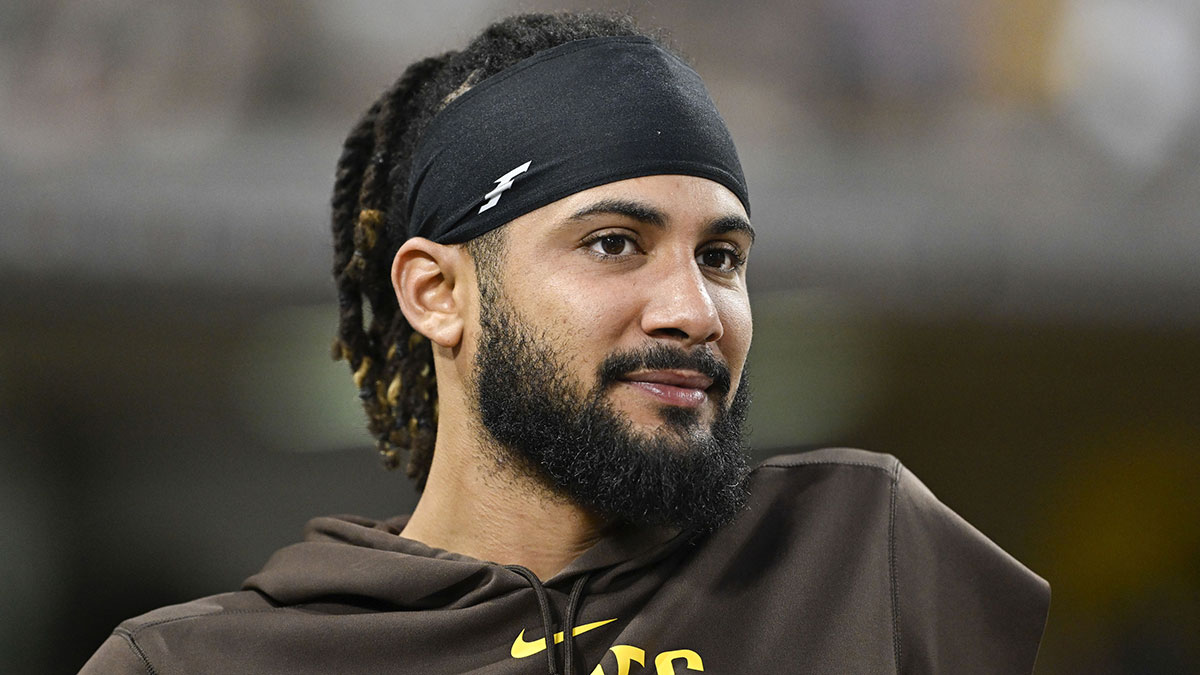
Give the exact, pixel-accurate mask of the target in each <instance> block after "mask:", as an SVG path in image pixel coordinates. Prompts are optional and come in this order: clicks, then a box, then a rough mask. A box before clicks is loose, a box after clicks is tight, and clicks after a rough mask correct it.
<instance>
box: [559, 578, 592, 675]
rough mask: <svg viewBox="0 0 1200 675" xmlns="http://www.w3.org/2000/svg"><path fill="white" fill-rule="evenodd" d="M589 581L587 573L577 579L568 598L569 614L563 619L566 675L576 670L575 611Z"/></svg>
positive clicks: (564, 670) (564, 668)
mask: <svg viewBox="0 0 1200 675" xmlns="http://www.w3.org/2000/svg"><path fill="white" fill-rule="evenodd" d="M587 581H588V575H586V574H583V575H581V576H580V577H579V578H578V579H576V580H575V585H574V586H572V587H571V595H570V596H569V597H568V599H567V616H566V617H565V618H564V619H563V624H564V625H563V642H565V643H566V644H564V645H563V647H564V649H565V650H566V651H564V652H563V672H564V675H571V673H573V672H574V671H575V640H573V639H572V637H573V635H572V634H573V633H574V632H575V613H576V612H577V611H578V610H579V602H580V600H582V599H583V587H584V585H585V584H586V583H587Z"/></svg>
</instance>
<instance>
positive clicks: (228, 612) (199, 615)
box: [117, 607, 285, 642]
mask: <svg viewBox="0 0 1200 675" xmlns="http://www.w3.org/2000/svg"><path fill="white" fill-rule="evenodd" d="M281 609H285V608H283V607H266V608H263V609H223V610H221V611H219V612H199V613H197V614H188V615H186V616H173V617H171V618H169V619H159V620H158V621H149V622H147V623H143V624H139V625H137V626H135V627H134V628H133V629H132V630H130V629H122V628H118V629H117V630H120V631H123V632H124V633H125V635H126V636H127V637H126V639H127V640H130V641H131V642H132V641H133V639H134V638H135V637H136V636H137V634H138V633H140V632H142V631H144V630H146V629H148V628H156V627H158V626H162V625H165V624H168V623H175V622H177V621H187V620H189V619H203V618H205V617H210V616H213V617H216V616H230V615H233V614H267V613H270V612H277V611H279V610H281Z"/></svg>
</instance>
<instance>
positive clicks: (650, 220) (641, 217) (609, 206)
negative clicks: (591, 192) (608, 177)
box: [567, 199, 667, 227]
mask: <svg viewBox="0 0 1200 675" xmlns="http://www.w3.org/2000/svg"><path fill="white" fill-rule="evenodd" d="M598 215H617V216H625V217H626V218H632V219H633V220H636V221H638V222H641V223H645V224H647V225H654V226H655V227H665V226H666V224H667V217H666V216H665V215H664V214H663V212H662V211H659V210H658V209H656V208H654V207H652V206H650V205H648V204H643V203H641V202H635V201H631V200H628V199H605V200H602V201H598V202H595V203H593V204H589V205H587V206H585V207H583V208H582V209H580V210H578V211H576V212H575V213H573V214H571V217H570V218H568V219H567V221H568V222H570V221H577V220H585V219H587V218H589V217H591V216H598Z"/></svg>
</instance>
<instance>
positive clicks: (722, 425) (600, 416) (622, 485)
mask: <svg viewBox="0 0 1200 675" xmlns="http://www.w3.org/2000/svg"><path fill="white" fill-rule="evenodd" d="M481 314H482V316H481V317H480V323H481V336H480V345H479V351H478V353H477V354H476V357H475V364H474V388H475V391H474V393H475V402H476V405H477V406H478V411H477V412H478V415H479V420H480V422H481V423H482V426H483V428H484V429H485V430H486V432H487V434H488V435H490V436H491V438H492V440H494V441H495V442H494V443H493V444H491V445H492V446H493V448H494V449H495V451H496V453H497V455H496V457H495V459H496V460H497V461H498V462H500V463H504V464H510V465H512V464H515V465H516V466H517V467H518V469H517V470H518V471H519V472H521V473H524V474H526V475H532V476H534V477H535V478H536V479H538V480H539V482H540V483H541V484H543V485H545V486H546V487H548V488H549V490H550V491H551V492H552V493H553V494H555V495H558V496H561V497H565V498H567V499H569V500H571V501H573V502H574V503H576V504H578V505H580V506H582V507H584V508H586V509H588V510H590V511H593V512H594V513H597V514H599V515H600V516H601V517H603V518H605V519H607V520H609V521H610V522H612V523H614V524H622V523H628V524H635V525H668V526H674V527H678V528H682V529H685V530H691V531H697V532H705V531H710V530H712V529H714V528H716V527H717V526H719V525H721V524H723V523H725V522H727V521H728V520H730V519H732V518H733V516H734V515H736V514H737V512H738V511H739V510H740V509H741V507H742V506H743V505H744V504H745V502H746V498H747V492H746V487H745V479H746V476H747V474H748V473H749V468H748V466H747V463H746V448H745V445H744V442H743V427H744V425H745V419H746V411H747V409H748V407H749V403H750V395H749V389H748V387H747V386H746V371H745V370H744V369H743V372H742V376H741V381H740V382H739V383H738V387H737V389H736V392H735V393H734V394H733V397H732V400H730V401H729V402H728V404H727V405H726V403H725V400H726V399H728V398H729V392H730V374H729V369H728V367H726V366H725V364H724V363H722V362H721V361H719V360H718V359H717V358H716V357H715V356H713V354H712V352H711V351H710V350H708V349H707V348H698V349H695V350H693V351H691V352H687V351H684V350H683V349H680V348H677V347H672V346H669V345H665V344H661V343H658V344H656V345H654V346H651V347H648V348H646V349H642V350H635V351H627V352H618V353H614V354H612V355H610V356H609V357H608V358H607V359H605V360H604V362H603V363H601V364H600V366H599V368H598V369H597V373H596V381H595V384H594V386H593V387H592V388H591V389H590V391H587V392H586V393H581V391H580V390H581V388H580V387H579V386H578V385H576V384H575V383H574V382H572V381H570V379H569V378H568V376H567V374H566V373H567V372H568V369H567V367H566V365H565V362H564V359H563V358H561V357H560V356H559V354H558V353H557V352H556V351H555V350H554V349H553V348H552V347H551V343H550V341H549V340H547V339H544V338H543V339H540V340H539V339H537V338H535V336H534V335H532V334H531V332H530V331H529V330H528V329H527V328H526V325H525V324H524V323H523V322H522V321H521V320H520V318H519V317H518V316H517V315H516V313H515V311H513V310H512V309H511V308H509V307H506V306H505V303H504V302H503V300H501V299H499V298H496V299H494V300H493V301H492V302H485V304H484V307H483V308H482V312H481ZM641 369H687V370H695V371H698V372H700V373H703V374H704V375H706V376H707V377H709V378H711V379H712V380H713V384H712V386H711V387H709V389H708V395H709V396H710V397H712V399H713V400H714V402H715V403H716V414H715V416H714V418H713V421H712V423H711V424H710V425H708V426H707V427H705V426H703V425H702V424H701V422H700V411H699V410H696V409H691V408H681V407H676V406H662V407H661V408H660V410H659V414H660V417H661V418H662V420H663V425H662V426H661V427H660V428H659V429H657V430H655V431H654V432H653V433H646V434H642V433H639V432H638V431H636V430H635V429H634V427H633V424H632V423H631V422H630V421H629V419H627V418H626V417H624V416H622V415H621V414H620V413H619V412H618V411H617V410H615V409H614V408H613V406H612V404H611V403H610V402H609V399H608V394H609V392H610V390H611V389H613V388H614V387H615V386H617V383H618V382H619V381H620V378H621V377H622V376H623V375H625V374H628V373H631V372H634V371H636V370H641ZM510 459H511V460H516V461H515V462H507V460H510Z"/></svg>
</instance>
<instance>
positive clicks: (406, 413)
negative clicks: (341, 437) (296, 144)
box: [332, 14, 646, 489]
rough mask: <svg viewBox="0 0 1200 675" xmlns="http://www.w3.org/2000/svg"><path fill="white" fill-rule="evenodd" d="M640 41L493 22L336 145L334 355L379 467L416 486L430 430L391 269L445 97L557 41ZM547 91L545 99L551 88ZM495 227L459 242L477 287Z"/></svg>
mask: <svg viewBox="0 0 1200 675" xmlns="http://www.w3.org/2000/svg"><path fill="white" fill-rule="evenodd" d="M622 35H646V33H645V32H644V31H642V30H641V29H639V28H638V27H637V26H636V25H635V24H634V23H633V21H632V19H631V18H629V17H627V16H609V15H598V14H553V15H550V14H528V15H523V16H516V17H511V18H508V19H505V20H503V21H500V22H498V23H495V24H492V25H491V26H489V27H488V28H487V29H485V30H484V32H483V33H482V34H481V35H480V36H479V37H477V38H476V39H475V40H474V41H473V42H471V44H470V45H469V46H467V48H466V49H464V50H462V51H450V52H446V53H445V54H442V55H440V56H434V57H431V58H427V59H424V60H422V61H418V62H417V63H414V64H413V65H411V66H409V67H408V69H407V70H405V71H404V74H403V75H401V76H400V79H399V80H397V81H396V83H395V84H393V85H392V86H391V87H390V88H389V89H387V90H386V91H384V92H383V94H382V95H381V96H380V97H379V100H377V101H376V102H375V103H374V104H372V105H371V107H370V109H368V110H367V112H366V114H364V115H363V116H362V118H361V119H360V120H359V121H358V123H357V124H356V125H355V126H354V128H353V129H352V130H351V132H350V135H349V136H348V137H347V138H346V141H345V144H344V146H343V151H342V155H341V158H340V159H339V160H338V166H337V174H336V179H335V182H334V189H333V199H332V212H333V217H332V225H333V240H334V263H333V276H334V280H335V281H336V284H337V293H338V306H339V322H338V332H337V339H336V340H335V341H334V345H333V356H334V358H335V359H345V360H346V361H347V362H348V363H349V365H350V370H351V372H352V373H353V379H354V386H355V387H357V388H358V395H359V398H360V399H362V402H363V407H364V408H365V409H366V412H367V428H368V429H369V430H370V432H371V435H372V436H374V437H375V439H376V441H377V445H378V448H379V452H380V454H381V456H382V458H383V463H384V465H385V466H386V467H388V468H396V467H398V466H399V465H400V462H401V456H402V451H405V450H407V451H408V462H407V465H406V472H407V474H408V476H409V477H410V478H412V479H414V480H415V481H416V485H417V488H418V489H423V488H424V486H425V481H426V479H427V477H428V475H429V466H430V463H431V461H432V459H433V448H434V440H435V438H436V433H437V414H438V408H437V380H436V378H435V376H434V372H433V351H432V347H431V345H430V344H429V340H427V339H426V338H425V337H424V336H423V335H421V334H420V333H417V332H416V331H414V330H413V329H412V326H410V325H409V324H408V321H407V320H405V318H404V314H403V313H402V312H400V311H399V308H398V305H397V302H396V296H395V293H394V292H393V290H392V286H391V281H390V274H389V270H390V268H391V263H392V258H393V257H394V256H395V254H396V251H397V250H398V249H399V248H400V246H401V245H402V244H403V243H404V242H403V238H404V236H405V235H404V233H405V232H406V231H407V229H408V228H407V226H408V223H407V222H405V221H406V218H407V216H406V214H405V212H404V208H403V204H405V202H406V200H407V194H406V192H407V185H408V178H409V172H410V169H411V163H412V155H413V151H414V150H415V148H416V146H417V143H418V141H419V139H420V138H421V134H422V132H423V131H424V129H425V127H426V126H427V125H428V124H429V122H430V121H431V120H432V119H433V117H434V115H435V114H436V113H437V112H438V111H439V110H440V109H441V108H442V107H444V106H445V105H446V104H447V103H449V101H450V100H453V98H455V97H457V96H459V95H461V94H462V93H463V92H465V91H466V90H467V89H469V88H470V87H472V86H474V85H475V84H477V83H479V82H481V81H482V80H484V79H485V78H487V77H490V76H492V75H494V74H496V73H498V72H500V71H502V70H504V69H505V68H507V67H509V66H511V65H513V64H515V63H517V62H518V61H521V60H523V59H525V58H527V57H529V56H532V55H534V54H536V53H538V52H540V51H543V50H546V49H549V48H551V47H555V46H557V45H560V44H563V43H566V42H571V41H574V40H580V39H585V38H592V37H608V36H622ZM547 95H548V96H549V95H551V94H550V93H549V92H548V93H547ZM501 233H502V229H500V230H493V231H491V232H489V233H487V234H485V235H483V236H480V237H477V238H476V239H473V240H471V241H470V242H468V243H467V244H466V247H467V252H468V253H469V254H470V255H471V257H472V260H473V261H474V264H475V267H476V270H477V272H478V273H479V276H480V277H481V279H483V278H486V277H489V276H490V272H491V270H492V267H493V266H494V265H495V262H496V258H497V257H498V255H499V254H500V251H501V249H502V243H503V242H502V239H501V237H502V234H501Z"/></svg>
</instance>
